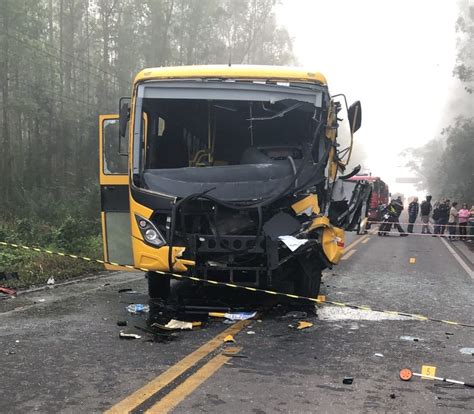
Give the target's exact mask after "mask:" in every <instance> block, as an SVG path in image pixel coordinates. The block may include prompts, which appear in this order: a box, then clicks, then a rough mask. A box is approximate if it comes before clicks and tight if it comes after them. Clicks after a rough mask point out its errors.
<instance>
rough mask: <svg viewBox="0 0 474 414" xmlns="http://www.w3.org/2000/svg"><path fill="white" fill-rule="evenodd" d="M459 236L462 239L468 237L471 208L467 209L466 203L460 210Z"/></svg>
mask: <svg viewBox="0 0 474 414" xmlns="http://www.w3.org/2000/svg"><path fill="white" fill-rule="evenodd" d="M458 219H459V238H460V239H461V240H466V239H467V237H466V236H467V231H466V230H467V221H468V219H469V210H468V209H467V204H466V203H464V204H463V205H462V208H461V209H460V210H459V216H458Z"/></svg>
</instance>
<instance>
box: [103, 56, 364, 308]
mask: <svg viewBox="0 0 474 414" xmlns="http://www.w3.org/2000/svg"><path fill="white" fill-rule="evenodd" d="M338 98H339V99H337V98H335V97H332V96H331V95H330V94H329V90H328V85H327V82H326V79H325V77H324V76H323V75H322V74H321V73H318V72H308V71H306V70H304V69H301V68H288V67H275V66H250V65H232V66H224V65H222V66H220V65H213V66H181V67H163V68H151V69H144V70H142V71H141V72H140V73H138V75H137V76H136V77H135V80H134V82H133V89H132V96H131V98H125V99H124V98H122V99H121V102H120V105H119V107H120V110H119V114H111V115H101V116H100V128H99V129H100V134H99V135H100V139H99V142H100V143H99V148H100V186H101V203H102V204H101V216H102V230H103V240H104V257H105V260H106V261H107V262H109V264H108V265H107V268H109V269H114V268H117V267H116V266H115V264H121V265H124V264H131V265H133V266H135V267H138V268H143V269H147V271H148V275H147V277H148V286H149V294H150V297H152V298H163V299H166V298H167V296H168V295H169V291H170V277H169V276H166V275H163V274H159V273H156V271H161V272H169V273H184V274H187V275H190V276H196V277H199V278H201V279H206V280H217V281H223V282H231V283H235V284H241V285H246V286H255V287H273V288H276V287H278V286H285V287H286V289H287V291H288V290H291V291H292V292H294V293H296V294H300V295H304V296H311V297H315V296H316V295H317V294H318V292H319V285H320V280H321V271H322V270H323V269H325V268H327V267H331V266H332V265H333V264H336V263H337V262H338V261H339V259H340V257H341V255H342V252H343V246H344V229H351V228H353V227H354V217H355V215H356V211H357V210H358V209H360V205H361V201H360V197H359V196H358V194H359V193H362V192H363V191H361V189H360V188H357V187H355V186H357V183H354V182H350V183H349V184H348V182H346V181H344V180H341V179H338V177H337V175H338V172H341V171H343V170H344V168H345V165H346V162H345V161H344V156H346V157H348V156H349V155H350V152H351V150H352V134H353V133H354V132H355V131H356V130H358V129H359V127H360V124H361V118H362V112H361V105H360V102H358V101H357V102H355V103H354V104H353V105H351V106H350V107H348V106H347V102H346V100H345V97H344V96H343V95H340V96H338ZM343 112H345V113H346V114H347V115H346V119H347V120H348V122H349V124H350V143H349V144H348V146H347V147H346V148H342V147H341V145H340V144H338V142H337V139H338V127H339V122H340V119H338V113H339V116H341V114H342V113H343ZM353 174H355V172H354V173H353ZM349 175H351V174H349ZM349 175H348V176H349ZM348 176H346V177H343V178H347V177H348ZM348 185H349V187H348ZM359 211H360V210H359ZM110 263H113V264H110Z"/></svg>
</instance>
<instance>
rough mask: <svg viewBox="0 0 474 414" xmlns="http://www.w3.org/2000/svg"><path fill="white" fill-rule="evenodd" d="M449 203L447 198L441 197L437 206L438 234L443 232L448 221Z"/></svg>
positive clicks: (441, 234)
mask: <svg viewBox="0 0 474 414" xmlns="http://www.w3.org/2000/svg"><path fill="white" fill-rule="evenodd" d="M449 204H450V201H449V199H448V200H446V199H443V201H442V203H441V204H440V205H439V207H438V208H439V220H438V224H439V233H438V234H439V235H440V236H443V235H444V232H445V230H446V225H447V224H448V222H449V212H450V208H449ZM456 211H457V210H456Z"/></svg>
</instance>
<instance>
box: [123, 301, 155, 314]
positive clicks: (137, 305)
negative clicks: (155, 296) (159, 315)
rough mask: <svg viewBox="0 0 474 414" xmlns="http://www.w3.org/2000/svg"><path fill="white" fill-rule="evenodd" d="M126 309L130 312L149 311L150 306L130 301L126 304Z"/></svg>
mask: <svg viewBox="0 0 474 414" xmlns="http://www.w3.org/2000/svg"><path fill="white" fill-rule="evenodd" d="M126 309H127V311H128V312H130V313H147V312H149V311H150V306H148V305H143V304H141V303H132V304H131V305H128V306H127V308H126Z"/></svg>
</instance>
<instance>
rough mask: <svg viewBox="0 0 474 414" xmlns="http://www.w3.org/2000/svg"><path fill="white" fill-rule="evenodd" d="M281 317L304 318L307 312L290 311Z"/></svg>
mask: <svg viewBox="0 0 474 414" xmlns="http://www.w3.org/2000/svg"><path fill="white" fill-rule="evenodd" d="M283 317H284V318H288V319H304V318H307V317H308V314H307V313H306V312H302V311H291V312H288V313H287V314H286V315H285V316H283Z"/></svg>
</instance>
